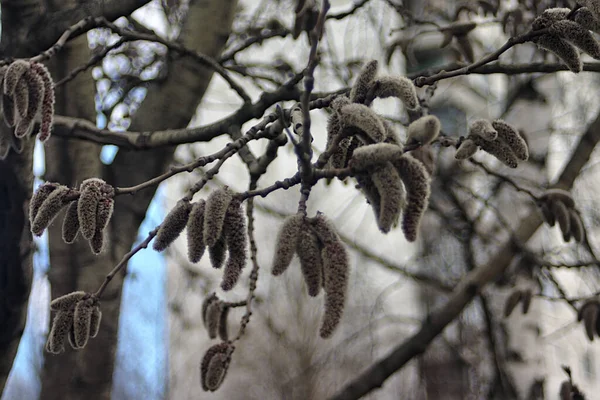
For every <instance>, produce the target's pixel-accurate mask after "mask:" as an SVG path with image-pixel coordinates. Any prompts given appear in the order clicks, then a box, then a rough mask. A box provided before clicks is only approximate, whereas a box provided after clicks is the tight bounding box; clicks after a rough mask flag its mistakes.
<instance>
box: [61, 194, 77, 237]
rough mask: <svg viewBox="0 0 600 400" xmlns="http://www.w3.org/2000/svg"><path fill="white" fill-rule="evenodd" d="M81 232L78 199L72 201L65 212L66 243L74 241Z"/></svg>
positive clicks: (64, 232)
mask: <svg viewBox="0 0 600 400" xmlns="http://www.w3.org/2000/svg"><path fill="white" fill-rule="evenodd" d="M78 232H79V216H78V215H77V200H75V201H72V202H71V203H70V204H69V206H68V207H67V211H66V212H65V219H63V225H62V238H63V240H64V241H65V243H73V242H74V241H75V238H76V237H77V233H78Z"/></svg>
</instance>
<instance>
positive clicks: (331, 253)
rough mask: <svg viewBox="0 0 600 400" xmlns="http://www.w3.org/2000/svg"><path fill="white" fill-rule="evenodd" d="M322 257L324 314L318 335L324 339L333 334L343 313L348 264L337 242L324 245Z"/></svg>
mask: <svg viewBox="0 0 600 400" xmlns="http://www.w3.org/2000/svg"><path fill="white" fill-rule="evenodd" d="M322 256H323V278H324V282H323V287H324V289H325V312H324V314H323V320H322V321H321V329H320V335H321V337H322V338H324V339H325V338H328V337H330V336H331V335H332V334H333V332H334V331H335V329H336V328H337V326H338V325H339V323H340V320H341V318H342V314H343V312H344V305H345V301H346V288H347V286H348V270H349V262H348V254H347V253H346V249H345V248H344V246H343V245H342V243H341V242H340V241H339V240H338V241H333V242H328V243H326V244H325V247H324V248H323V252H322Z"/></svg>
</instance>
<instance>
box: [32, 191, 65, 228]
mask: <svg viewBox="0 0 600 400" xmlns="http://www.w3.org/2000/svg"><path fill="white" fill-rule="evenodd" d="M59 186H60V185H59V184H58V183H52V182H46V183H43V184H42V185H40V187H38V189H37V190H36V191H35V192H34V193H33V196H31V200H30V201H29V221H30V222H31V223H33V221H34V220H35V217H36V216H37V214H38V211H39V209H40V207H41V205H42V203H43V202H44V201H45V200H46V199H47V198H48V196H49V195H50V193H52V192H53V191H54V190H55V189H56V188H57V187H59Z"/></svg>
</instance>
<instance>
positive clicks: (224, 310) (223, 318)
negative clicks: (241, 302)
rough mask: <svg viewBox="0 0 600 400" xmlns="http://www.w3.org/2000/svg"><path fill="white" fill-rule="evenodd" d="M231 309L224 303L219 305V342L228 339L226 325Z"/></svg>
mask: <svg viewBox="0 0 600 400" xmlns="http://www.w3.org/2000/svg"><path fill="white" fill-rule="evenodd" d="M230 308H231V307H229V306H228V305H226V304H225V303H222V304H221V313H220V314H219V332H218V333H219V337H220V338H221V340H224V341H226V340H228V339H229V329H228V323H227V317H228V316H229V309H230Z"/></svg>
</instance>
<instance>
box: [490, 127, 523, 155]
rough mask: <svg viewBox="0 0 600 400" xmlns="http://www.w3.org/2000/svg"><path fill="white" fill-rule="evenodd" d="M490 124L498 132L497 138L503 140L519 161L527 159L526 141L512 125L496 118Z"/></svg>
mask: <svg viewBox="0 0 600 400" xmlns="http://www.w3.org/2000/svg"><path fill="white" fill-rule="evenodd" d="M492 126H493V127H494V129H495V130H496V132H498V140H502V141H504V142H505V143H506V144H507V145H508V147H510V149H511V150H512V152H513V153H515V155H516V156H517V158H518V159H519V160H521V161H527V159H528V158H529V150H528V148H527V143H526V142H525V140H524V139H523V138H522V137H521V135H520V134H519V131H518V130H516V129H515V128H514V127H513V126H512V125H510V124H508V123H506V122H504V121H502V120H500V119H497V120H495V121H493V122H492Z"/></svg>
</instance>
